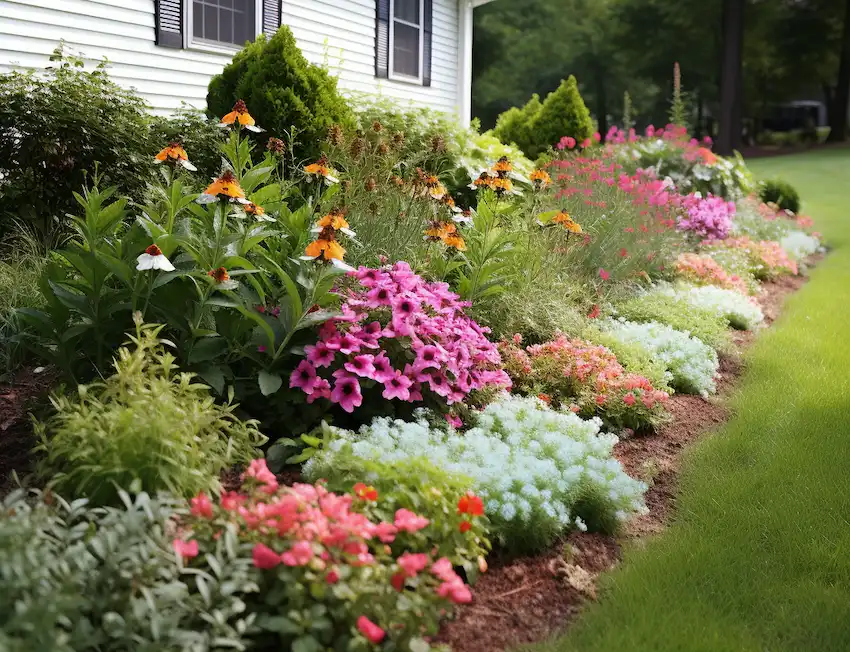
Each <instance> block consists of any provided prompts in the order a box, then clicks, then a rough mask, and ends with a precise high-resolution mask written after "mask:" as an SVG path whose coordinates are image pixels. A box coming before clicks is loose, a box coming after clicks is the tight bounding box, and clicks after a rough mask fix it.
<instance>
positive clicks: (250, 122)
mask: <svg viewBox="0 0 850 652" xmlns="http://www.w3.org/2000/svg"><path fill="white" fill-rule="evenodd" d="M237 122H238V123H239V125H240V126H242V127H244V128H245V129H248V130H250V131H262V129H260V128H259V127H258V126H257V123H256V121H255V120H254V118H252V117H251V114H250V113H248V107H247V106H245V102H243V101H242V100H236V104H234V105H233V110H232V111H231V112H230V113H228V114H227V115H226V116H224V117H223V118H222V119H221V123H220V124H222V125H224V126H229V125H232V124H236V123H237Z"/></svg>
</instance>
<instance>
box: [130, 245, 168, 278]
mask: <svg viewBox="0 0 850 652" xmlns="http://www.w3.org/2000/svg"><path fill="white" fill-rule="evenodd" d="M136 260H137V261H138V264H137V265H136V269H138V270H146V269H161V270H162V271H163V272H173V271H174V265H172V264H171V261H170V260H168V258H166V257H165V255H164V254H163V253H162V251H161V250H160V248H159V247H157V246H156V245H155V244H153V245H151V246H150V247H148V248H147V249H145V253H143V254H141V255H140V256H139V257H138V258H137V259H136Z"/></svg>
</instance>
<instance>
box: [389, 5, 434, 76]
mask: <svg viewBox="0 0 850 652" xmlns="http://www.w3.org/2000/svg"><path fill="white" fill-rule="evenodd" d="M376 9H377V19H376V38H375V74H376V76H378V77H385V78H389V79H394V80H399V81H409V82H418V83H421V84H423V85H425V86H430V85H431V33H432V25H433V0H377V1H376Z"/></svg>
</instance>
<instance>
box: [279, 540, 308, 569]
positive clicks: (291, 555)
mask: <svg viewBox="0 0 850 652" xmlns="http://www.w3.org/2000/svg"><path fill="white" fill-rule="evenodd" d="M312 558H313V546H312V545H311V544H310V542H309V541H296V542H295V544H294V545H293V546H292V548H290V549H289V550H287V551H286V552H285V553H283V554H282V555H281V556H280V559H281V561H282V562H283V563H284V564H286V565H287V566H306V565H307V564H309V563H310V560H311V559H312Z"/></svg>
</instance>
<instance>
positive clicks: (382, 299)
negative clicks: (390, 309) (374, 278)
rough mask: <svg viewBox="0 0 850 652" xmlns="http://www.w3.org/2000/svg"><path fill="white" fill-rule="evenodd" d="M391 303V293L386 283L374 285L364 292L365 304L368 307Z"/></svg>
mask: <svg viewBox="0 0 850 652" xmlns="http://www.w3.org/2000/svg"><path fill="white" fill-rule="evenodd" d="M391 304H392V294H391V293H390V288H389V287H388V286H386V285H376V286H374V287H373V288H372V289H371V290H369V291H368V292H367V293H366V306H367V307H368V308H380V307H381V306H389V305H391Z"/></svg>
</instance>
